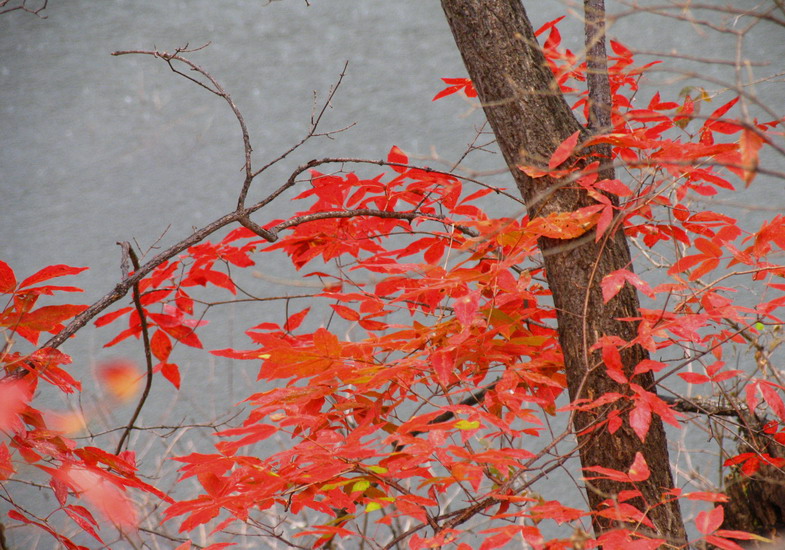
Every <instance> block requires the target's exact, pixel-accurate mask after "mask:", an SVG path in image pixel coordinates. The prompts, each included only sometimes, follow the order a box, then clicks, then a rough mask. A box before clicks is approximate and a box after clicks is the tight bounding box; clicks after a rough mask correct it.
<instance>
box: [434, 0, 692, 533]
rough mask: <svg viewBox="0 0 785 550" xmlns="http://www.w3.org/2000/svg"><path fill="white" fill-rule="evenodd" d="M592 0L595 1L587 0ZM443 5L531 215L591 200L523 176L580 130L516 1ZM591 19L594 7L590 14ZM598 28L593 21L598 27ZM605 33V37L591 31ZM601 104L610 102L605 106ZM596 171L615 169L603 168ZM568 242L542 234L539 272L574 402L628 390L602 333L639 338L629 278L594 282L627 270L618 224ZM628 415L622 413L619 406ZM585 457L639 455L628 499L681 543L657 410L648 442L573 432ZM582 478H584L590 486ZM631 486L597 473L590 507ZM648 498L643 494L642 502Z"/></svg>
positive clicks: (631, 353) (580, 425)
mask: <svg viewBox="0 0 785 550" xmlns="http://www.w3.org/2000/svg"><path fill="white" fill-rule="evenodd" d="M587 3H592V4H594V5H596V4H597V3H596V2H590V0H587ZM442 8H443V9H444V13H445V15H446V16H447V20H448V22H449V25H450V28H451V30H452V33H453V36H454V37H455V42H456V44H457V46H458V49H459V50H460V52H461V56H462V57H463V60H464V63H465V65H466V68H467V70H468V73H469V77H470V78H471V79H472V81H473V83H474V86H475V88H476V90H477V93H478V95H479V98H480V100H481V102H482V105H483V109H484V111H485V115H486V117H487V119H488V121H489V123H490V125H491V127H492V128H493V131H494V133H495V134H496V139H497V142H498V144H499V148H500V149H501V151H502V153H503V155H504V158H505V160H506V162H507V165H508V166H509V168H510V172H511V173H512V175H513V177H514V179H515V182H516V184H517V186H518V188H519V190H520V192H521V194H522V195H523V198H524V200H525V201H526V205H527V208H528V211H529V214H530V216H532V217H535V216H546V215H548V214H551V213H557V212H570V211H574V210H577V209H578V208H581V207H584V206H588V205H590V204H592V203H593V200H592V199H591V198H590V197H589V196H588V195H587V194H586V193H585V192H582V191H580V190H577V189H575V188H574V187H572V186H571V185H569V183H567V182H563V181H558V180H554V179H551V178H547V177H544V178H538V179H532V178H529V177H528V176H527V175H526V174H525V173H524V172H523V171H521V170H520V169H518V168H517V165H519V164H522V163H523V164H528V165H546V166H547V162H548V159H550V157H551V154H552V153H553V151H554V150H555V148H556V147H557V146H558V145H559V144H560V143H561V142H562V141H563V140H564V139H566V138H567V137H568V136H570V135H571V134H573V133H574V132H575V131H577V130H583V128H582V126H581V124H580V123H579V122H578V120H577V119H576V118H575V116H574V115H573V114H572V112H571V110H570V108H569V106H568V105H567V103H566V101H565V99H564V97H563V96H562V94H561V93H560V92H559V88H558V85H557V83H556V81H555V80H554V78H553V75H552V74H551V72H550V70H549V69H548V67H547V65H546V63H545V58H544V55H543V53H542V51H541V50H540V48H539V46H538V44H537V40H536V38H535V36H534V32H533V29H532V26H531V24H530V22H529V20H528V17H527V15H526V12H525V10H524V7H523V6H522V4H521V3H520V0H442ZM592 15H593V20H594V21H595V23H596V21H597V17H598V15H599V13H598V12H595V13H593V14H592ZM595 30H596V29H595ZM597 40H604V37H602V36H600V37H596V36H595V38H594V42H595V43H596V42H597ZM605 109H606V111H607V109H608V108H607V107H605ZM601 175H602V177H604V178H608V177H613V168H612V167H610V166H609V167H605V168H604V170H603V172H602V174H601ZM586 237H587V236H584V237H582V238H580V239H576V240H575V241H574V242H565V241H561V240H553V239H548V238H543V239H541V241H540V247H541V250H542V253H543V256H544V261H545V272H546V277H547V279H548V284H549V287H550V289H551V291H552V293H553V300H554V304H555V307H556V309H557V313H558V325H559V328H558V330H559V340H560V343H561V347H562V350H563V353H564V361H565V368H566V372H567V380H568V385H569V394H570V398H571V399H572V400H575V399H579V398H596V397H598V396H600V395H602V394H604V393H606V392H611V391H613V392H622V393H623V392H625V391H626V390H625V388H623V387H621V386H619V385H618V384H617V383H615V382H614V381H612V380H611V379H610V378H608V377H607V376H606V374H605V369H604V367H603V365H602V363H601V361H600V358H599V356H598V354H597V353H596V352H595V353H590V352H589V348H590V347H591V346H592V344H594V343H595V342H596V341H597V339H598V338H599V337H601V336H603V335H615V336H619V337H621V338H623V339H624V340H627V341H629V340H632V339H633V338H635V337H636V335H637V333H636V326H635V324H634V323H631V322H624V321H619V320H618V319H620V318H624V317H632V316H636V315H637V314H638V305H639V302H638V296H637V294H636V292H635V291H634V289H633V288H632V287H631V286H630V285H625V287H624V288H623V289H622V291H621V292H620V293H619V294H618V295H617V296H616V297H615V298H613V299H612V300H610V302H608V303H607V304H604V303H603V299H602V295H601V291H600V281H601V280H602V278H603V277H604V276H605V275H607V274H609V273H611V272H613V271H615V270H617V269H621V268H626V269H631V265H630V252H629V248H628V246H627V241H626V238H625V236H624V234H623V232H622V231H617V232H616V233H615V236H614V237H613V238H610V239H608V240H601V241H600V242H599V243H595V242H594V237H593V235H589V236H588V238H586ZM646 358H648V353H647V352H646V350H644V349H643V348H641V347H639V346H635V347H632V348H628V349H627V350H625V351H623V352H622V360H623V362H624V365H625V368H626V370H627V375H628V376H629V375H630V374H631V372H632V368H633V367H634V366H635V365H636V364H638V363H639V362H640V361H641V360H643V359H646ZM635 382H637V383H638V384H640V385H641V386H643V387H644V388H646V387H653V382H654V381H653V376H652V375H651V373H647V374H644V375H641V376H637V377H636V379H635ZM607 413H608V409H605V410H600V411H597V410H595V411H592V412H584V413H580V414H577V415H576V417H575V418H574V427H575V430H576V431H577V432H581V431H582V430H584V429H585V428H587V427H589V426H591V425H593V424H594V423H596V422H597V421H598V420H601V419H602V418H604V417H605V415H607ZM625 416H626V414H625ZM578 440H579V446H580V456H581V463H582V465H583V466H584V467H587V466H604V467H607V468H615V469H617V470H622V471H626V470H627V469H628V468H629V467H630V465H631V464H632V462H633V459H634V457H635V453H636V452H637V451H640V452H642V453H643V456H644V458H645V459H646V462H647V464H648V465H649V468H650V469H651V477H650V478H649V479H648V480H647V481H645V482H643V483H641V484H639V488H640V490H641V491H642V494H643V501H641V500H640V499H638V500H637V501H632V503H633V504H635V505H636V506H637V507H638V508H639V509H642V510H645V511H646V512H647V515H648V517H649V519H650V520H651V521H652V522H653V524H654V525H655V527H656V530H657V534H659V535H660V536H662V537H665V538H666V539H667V540H668V542H669V543H670V544H674V545H682V544H685V543H686V535H685V531H684V524H683V521H682V517H681V512H680V510H679V506H678V503H677V502H674V501H671V502H667V503H664V502H663V501H662V493H663V491H665V490H668V489H670V488H671V487H672V486H673V478H672V475H671V470H670V462H669V458H668V448H667V441H666V438H665V432H664V430H663V426H662V422H661V421H660V419H659V417H656V416H655V417H654V418H653V419H652V423H651V427H650V429H649V433H648V436H647V438H646V441H645V443H641V441H640V440H639V439H638V437H637V436H636V435H635V433H634V432H633V430H632V429H631V427H630V426H629V424H628V423H627V422H626V420H625V423H624V425H623V427H622V428H620V429H619V430H618V431H617V432H616V433H615V434H610V433H609V432H608V431H607V430H606V429H601V430H595V431H593V432H591V433H589V434H586V435H581V436H579V437H578ZM587 485H588V484H587ZM625 489H630V486H629V485H628V484H619V483H616V482H611V481H594V482H592V483H591V484H590V485H589V486H587V493H588V499H589V504H590V506H591V508H592V510H594V511H599V510H602V509H603V508H604V505H603V504H602V503H603V501H605V500H606V499H608V498H611V497H613V496H614V495H616V494H618V493H619V491H621V490H625ZM644 501H645V502H644ZM620 526H624V527H628V528H629V527H631V525H630V524H626V525H625V524H624V523H623V522H622V521H620V520H617V519H614V518H608V517H602V516H599V515H594V517H593V527H594V530H595V533H596V534H598V535H599V534H600V533H602V532H606V531H608V530H611V529H614V528H617V527H620Z"/></svg>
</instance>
